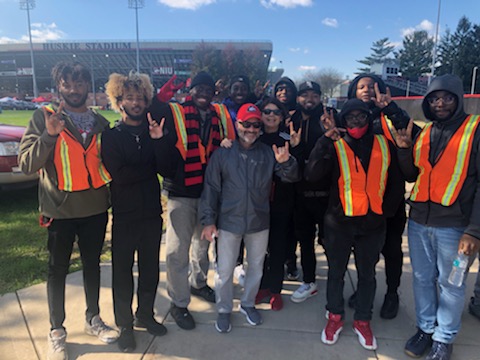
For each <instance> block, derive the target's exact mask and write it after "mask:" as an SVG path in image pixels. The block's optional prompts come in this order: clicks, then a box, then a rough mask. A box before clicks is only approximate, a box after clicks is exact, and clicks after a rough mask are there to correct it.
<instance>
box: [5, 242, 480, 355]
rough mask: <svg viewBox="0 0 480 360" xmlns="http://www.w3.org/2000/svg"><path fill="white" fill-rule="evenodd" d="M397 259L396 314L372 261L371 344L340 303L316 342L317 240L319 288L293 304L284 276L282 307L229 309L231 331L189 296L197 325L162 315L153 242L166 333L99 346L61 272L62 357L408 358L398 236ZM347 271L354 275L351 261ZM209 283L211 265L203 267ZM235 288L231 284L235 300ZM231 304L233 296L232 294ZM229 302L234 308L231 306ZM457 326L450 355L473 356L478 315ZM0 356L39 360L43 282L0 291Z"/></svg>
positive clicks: (407, 286) (479, 344)
mask: <svg viewBox="0 0 480 360" xmlns="http://www.w3.org/2000/svg"><path fill="white" fill-rule="evenodd" d="M404 251H405V264H404V268H403V270H404V274H403V277H402V285H401V288H400V290H399V293H400V301H401V304H400V311H399V315H398V317H397V318H396V319H393V320H383V319H381V318H380V317H379V310H380V306H381V304H382V301H383V295H384V293H385V290H386V285H385V276H384V264H383V260H381V261H380V263H379V264H378V266H377V272H378V276H377V284H378V287H377V295H376V298H375V308H374V318H373V320H372V328H373V331H374V334H375V335H376V337H377V341H378V350H376V351H367V350H365V349H363V348H362V347H361V346H360V344H359V343H358V341H357V336H356V335H355V334H354V332H353V331H352V330H351V325H352V322H353V312H352V310H351V309H348V308H347V309H346V322H345V326H344V330H343V332H342V333H341V335H340V339H339V341H338V342H337V344H335V345H333V346H327V345H324V344H323V343H322V342H321V340H320V333H321V331H322V329H323V327H324V326H325V323H326V320H325V298H326V297H325V288H326V275H327V263H326V258H325V255H324V253H323V249H322V247H320V246H317V259H318V265H317V283H318V285H319V292H318V295H317V296H314V297H312V298H310V299H308V300H307V301H305V302H304V303H301V304H295V303H293V302H291V301H290V299H289V295H291V294H292V292H293V291H294V290H295V289H296V288H297V286H298V285H299V283H298V282H291V281H286V282H285V283H284V291H283V293H282V294H283V295H284V296H283V298H284V303H285V307H284V309H283V310H282V311H279V312H273V311H271V310H270V309H269V307H270V306H269V304H261V305H259V308H260V309H261V310H262V311H261V313H262V316H263V318H264V323H263V324H262V325H260V326H258V327H252V326H250V325H248V323H247V322H246V320H245V317H244V316H243V315H242V314H240V313H239V312H238V311H235V312H234V314H233V316H232V326H233V330H232V332H231V333H229V334H219V333H218V332H217V331H216V330H215V328H214V322H215V319H216V312H215V306H214V305H213V304H210V303H207V302H205V301H201V300H199V299H198V298H196V297H192V303H191V304H190V306H189V309H190V310H191V312H192V314H193V316H194V318H195V320H196V322H197V327H196V329H195V330H192V331H185V330H181V329H180V328H179V327H178V326H177V325H176V324H175V323H174V321H173V319H172V318H171V317H170V315H169V313H168V311H169V303H170V302H169V299H168V296H167V293H166V290H165V281H166V274H165V259H164V255H165V251H164V245H163V244H162V249H161V255H162V256H161V259H162V261H161V274H160V285H159V287H158V295H157V301H156V312H157V320H159V321H161V320H164V324H165V325H166V326H167V328H168V334H167V335H165V336H163V337H154V336H152V335H150V334H148V333H147V332H145V331H143V332H142V331H136V332H135V337H136V340H137V349H136V350H135V351H134V352H133V353H129V354H124V353H121V352H119V350H118V348H117V345H116V344H111V345H106V344H103V343H101V342H100V341H98V340H97V339H96V338H94V337H90V336H88V335H86V334H85V333H84V332H83V326H84V311H85V300H84V293H83V287H82V273H81V272H76V273H73V274H70V275H69V276H68V278H67V290H66V313H67V319H66V322H65V327H66V328H67V331H68V338H67V349H68V353H69V358H70V359H102V360H106V359H115V360H127V359H128V360H130V359H132V360H133V359H145V360H147V359H148V360H151V359H200V360H203V359H209V360H214V359H229V360H230V359H231V360H240V359H241V360H244V359H275V360H278V359H288V360H290V359H300V360H302V359H305V360H307V359H314V358H315V359H409V357H408V356H406V355H405V354H404V352H403V347H404V345H405V341H406V340H407V339H408V338H409V337H410V336H411V335H413V334H414V333H415V331H416V328H415V312H414V306H413V294H412V285H411V283H412V275H411V272H412V271H411V267H410V263H409V257H408V248H407V247H406V240H405V239H404ZM477 268H478V263H477V262H475V263H474V266H472V269H471V273H470V276H469V278H468V289H467V298H468V299H469V298H470V296H471V294H472V292H473V284H474V281H475V276H476V271H477ZM349 272H350V274H351V276H352V278H353V281H356V273H355V270H354V265H353V260H351V263H350V267H349ZM209 276H210V280H209V282H210V285H213V271H210V274H209ZM110 279H111V266H110V264H104V265H102V288H101V294H100V302H101V304H100V308H101V316H102V318H103V319H104V320H105V321H106V322H107V323H108V324H113V323H114V321H113V309H112V292H111V284H110V283H111V280H110ZM240 291H241V289H240V287H238V286H236V292H237V299H238V294H239V293H240ZM352 292H353V287H352V284H351V282H350V280H349V277H347V278H346V282H345V299H347V298H348V297H349V296H350V295H351V294H352ZM236 304H237V305H238V300H237V301H236ZM236 308H237V307H236ZM462 320H463V326H462V330H461V332H460V335H459V336H458V338H457V340H456V342H455V346H454V351H453V356H452V359H456V360H459V359H461V360H479V359H480V341H479V340H478V339H479V337H478V331H479V330H480V322H479V321H478V320H477V319H476V318H474V317H473V316H471V315H470V314H468V313H467V306H465V309H464V315H463V319H462ZM0 326H1V329H2V332H1V335H0V359H8V360H11V359H21V360H25V359H28V360H30V359H32V360H36V359H46V339H47V333H48V330H49V321H48V309H47V299H46V284H45V283H43V284H39V285H35V286H31V287H29V288H26V289H22V290H20V291H17V292H16V293H11V294H6V295H4V296H2V297H0Z"/></svg>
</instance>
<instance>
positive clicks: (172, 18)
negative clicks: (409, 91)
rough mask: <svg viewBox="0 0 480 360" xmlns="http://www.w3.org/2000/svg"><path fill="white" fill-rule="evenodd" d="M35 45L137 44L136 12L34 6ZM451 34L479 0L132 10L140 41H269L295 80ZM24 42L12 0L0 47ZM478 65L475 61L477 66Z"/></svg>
mask: <svg viewBox="0 0 480 360" xmlns="http://www.w3.org/2000/svg"><path fill="white" fill-rule="evenodd" d="M34 2H35V8H34V9H33V10H32V11H30V19H31V25H32V36H33V41H37V42H44V41H47V40H55V41H71V40H75V41H91V40H121V41H135V39H136V30H135V10H133V9H130V8H129V7H128V5H129V1H128V0H76V1H74V0H36V1H34ZM439 3H440V5H441V6H440V21H439V23H438V24H439V35H440V36H441V35H442V34H443V33H444V32H445V30H446V29H447V28H449V29H450V30H451V31H452V32H453V31H455V29H456V27H457V24H458V21H459V19H460V18H461V17H462V16H467V18H468V19H469V20H470V21H471V22H472V23H474V24H480V1H479V0H455V1H454V0H402V1H391V0H389V1H385V0H381V1H380V0H364V1H356V0H144V7H143V8H141V9H139V10H138V19H139V37H140V41H142V40H150V41H152V40H158V41H160V40H176V39H181V40H202V39H203V40H227V41H228V40H269V41H271V42H272V44H273V54H272V60H271V62H270V67H271V68H283V69H285V72H284V75H286V76H289V77H291V78H293V79H300V78H301V77H302V76H303V75H304V73H305V71H308V70H310V71H318V70H321V69H326V68H332V69H335V70H337V71H339V72H340V73H342V74H343V76H345V77H347V76H348V77H350V78H351V77H352V76H353V74H354V73H355V71H357V69H358V68H359V67H361V66H362V65H361V64H359V63H358V62H357V61H356V60H361V59H364V58H365V57H366V56H368V55H370V54H371V50H370V48H371V46H372V43H373V42H375V41H377V40H379V39H381V38H385V37H388V38H389V40H390V42H391V43H392V44H394V45H395V46H397V49H399V48H400V47H401V44H402V40H403V37H404V35H405V34H408V33H411V32H412V31H414V30H427V31H428V32H429V34H431V36H434V35H435V28H436V23H437V15H438V6H439ZM15 42H28V25H27V13H26V11H24V10H20V7H19V1H18V0H0V43H15ZM479 62H480V59H479Z"/></svg>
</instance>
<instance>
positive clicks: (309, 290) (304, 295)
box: [290, 283, 318, 303]
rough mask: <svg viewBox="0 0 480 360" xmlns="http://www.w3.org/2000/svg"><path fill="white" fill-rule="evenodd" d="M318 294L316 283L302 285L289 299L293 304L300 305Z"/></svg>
mask: <svg viewBox="0 0 480 360" xmlns="http://www.w3.org/2000/svg"><path fill="white" fill-rule="evenodd" d="M317 292H318V290H317V284H316V283H309V284H307V283H302V285H300V286H299V287H298V289H297V290H295V292H294V293H293V294H292V296H291V297H290V299H291V300H292V301H293V302H294V303H301V302H303V301H305V300H307V299H308V298H309V297H311V296H313V295H316V294H317Z"/></svg>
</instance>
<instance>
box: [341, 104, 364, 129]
mask: <svg viewBox="0 0 480 360" xmlns="http://www.w3.org/2000/svg"><path fill="white" fill-rule="evenodd" d="M353 110H360V111H363V112H364V113H367V114H368V115H369V116H370V114H371V112H370V109H369V108H368V105H367V104H366V103H364V102H363V101H362V100H360V99H350V100H348V101H347V102H346V103H345V104H343V107H342V111H341V112H340V124H341V125H342V126H346V122H345V116H346V115H348V113H350V112H352V111H353Z"/></svg>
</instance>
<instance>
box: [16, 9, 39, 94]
mask: <svg viewBox="0 0 480 360" xmlns="http://www.w3.org/2000/svg"><path fill="white" fill-rule="evenodd" d="M33 9H35V0H20V10H27V20H28V38H29V39H30V61H31V63H32V79H33V96H34V97H38V89H37V78H36V77H35V61H34V59H33V44H32V29H31V27H30V10H33ZM15 71H16V69H15Z"/></svg>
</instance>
